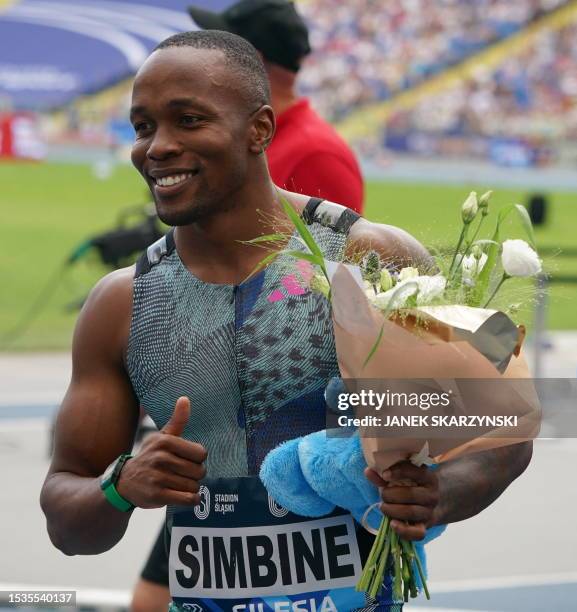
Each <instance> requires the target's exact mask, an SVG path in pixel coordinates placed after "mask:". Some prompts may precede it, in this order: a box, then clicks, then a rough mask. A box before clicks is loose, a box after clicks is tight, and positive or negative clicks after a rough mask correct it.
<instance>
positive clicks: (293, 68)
mask: <svg viewBox="0 0 577 612" xmlns="http://www.w3.org/2000/svg"><path fill="white" fill-rule="evenodd" d="M188 12H189V13H190V16H191V17H192V19H193V20H194V22H195V23H196V25H197V26H198V27H199V28H200V29H204V30H225V31H228V32H232V33H233V34H237V35H239V36H242V37H243V38H244V39H246V40H248V41H249V42H250V43H251V44H252V45H253V46H254V47H255V48H256V49H257V50H258V51H259V52H260V54H261V56H262V59H263V62H264V65H265V69H266V72H267V75H268V78H269V82H270V89H271V106H272V108H273V110H274V112H275V115H276V131H275V135H274V138H273V140H272V142H271V144H270V145H269V147H268V149H267V152H266V154H267V160H268V166H269V172H270V175H271V178H272V180H273V182H274V183H275V184H276V185H278V186H279V187H282V188H284V189H288V190H289V191H294V192H296V193H303V194H306V195H309V196H316V197H320V198H323V199H325V200H330V201H331V202H337V203H338V204H342V205H343V206H348V207H349V208H352V209H353V210H355V211H356V212H358V213H360V214H362V212H363V198H364V188H363V179H362V176H361V172H360V169H359V164H358V163H357V160H356V158H355V156H354V154H353V152H352V151H351V149H350V148H349V146H348V145H347V144H346V142H345V141H344V140H343V139H342V138H341V137H340V136H339V134H338V133H337V131H336V130H335V129H334V128H333V127H332V126H331V125H330V124H329V123H327V122H326V121H325V120H324V119H322V118H321V117H320V116H319V115H318V114H317V113H316V112H315V111H314V109H313V108H312V107H311V105H310V103H309V101H308V100H307V99H306V98H299V96H298V94H297V93H296V81H297V76H298V71H299V69H300V67H301V63H302V60H303V59H304V58H305V57H306V56H307V55H308V54H309V53H310V52H311V48H310V45H309V38H308V29H307V26H306V24H305V22H304V21H303V19H302V17H301V16H300V15H299V14H298V13H297V12H296V10H295V8H294V4H293V3H292V2H289V1H285V0H241V2H237V3H236V4H233V5H231V6H230V7H229V8H228V9H226V10H225V11H223V12H222V13H213V12H211V11H206V10H203V9H200V8H196V7H194V6H191V7H189V9H188ZM169 601H170V593H169V591H168V558H167V555H166V550H165V544H164V532H163V531H162V532H161V533H160V534H159V536H158V539H157V541H156V543H155V545H154V547H153V549H152V551H151V552H150V555H149V558H148V560H147V562H146V564H145V567H144V569H143V571H142V573H141V576H140V579H139V581H138V582H137V584H136V587H135V589H134V593H133V600H132V605H131V610H132V612H164V611H166V609H167V606H168V602H169Z"/></svg>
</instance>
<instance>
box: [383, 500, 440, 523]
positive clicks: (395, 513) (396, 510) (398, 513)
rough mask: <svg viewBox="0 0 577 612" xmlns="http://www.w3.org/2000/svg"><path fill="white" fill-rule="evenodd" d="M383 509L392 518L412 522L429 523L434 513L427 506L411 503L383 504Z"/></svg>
mask: <svg viewBox="0 0 577 612" xmlns="http://www.w3.org/2000/svg"><path fill="white" fill-rule="evenodd" d="M381 511H382V512H383V514H386V515H387V516H388V517H390V518H391V519H394V520H399V521H409V522H410V523H427V522H428V521H429V520H430V518H431V515H432V514H433V511H432V509H431V508H428V507H427V506H417V505H411V504H404V505H397V504H381Z"/></svg>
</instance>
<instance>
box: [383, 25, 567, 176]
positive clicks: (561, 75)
mask: <svg viewBox="0 0 577 612" xmlns="http://www.w3.org/2000/svg"><path fill="white" fill-rule="evenodd" d="M416 134H418V136H416ZM385 138H386V143H388V144H389V145H390V147H391V148H405V149H406V150H408V151H412V152H420V153H425V154H427V153H428V154H438V153H449V154H450V153H455V154H459V155H460V154H462V153H468V154H470V155H480V156H483V157H487V156H488V157H498V156H499V155H501V154H505V152H507V151H508V152H509V154H512V155H517V156H519V155H524V156H525V159H518V160H517V161H518V163H519V164H521V165H536V164H537V165H538V164H544V163H549V162H550V161H552V156H555V155H556V154H557V151H556V148H555V146H553V145H554V144H555V143H558V142H560V141H563V142H567V141H571V140H575V139H577V24H572V25H570V26H567V27H565V28H563V29H561V30H558V31H550V30H547V31H543V32H542V33H540V34H539V35H538V36H537V37H536V38H535V40H534V41H533V42H532V44H531V45H530V46H528V47H527V48H526V49H525V50H524V51H523V52H522V53H521V54H519V55H515V56H511V57H506V58H504V60H503V62H502V63H501V64H500V65H499V66H498V68H496V69H492V70H489V69H485V68H483V67H480V68H479V69H478V70H477V71H476V73H475V74H474V76H473V77H472V78H470V79H468V80H466V81H462V82H460V83H459V84H457V85H455V86H453V87H451V88H449V89H448V90H446V91H444V92H443V93H441V94H439V95H436V96H430V97H427V99H426V100H424V101H423V102H421V103H420V104H419V105H418V106H416V107H415V108H414V109H412V110H410V111H401V112H398V113H396V114H395V115H394V116H393V117H391V119H390V120H389V122H388V125H387V126H386V135H385ZM497 161H507V160H498V159H497ZM511 161H514V160H511Z"/></svg>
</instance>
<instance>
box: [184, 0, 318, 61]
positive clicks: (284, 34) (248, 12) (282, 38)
mask: <svg viewBox="0 0 577 612" xmlns="http://www.w3.org/2000/svg"><path fill="white" fill-rule="evenodd" d="M188 12H189V13H190V16H191V17H192V19H193V20H194V22H195V23H196V25H197V26H198V27H199V28H202V29H203V30H225V31H226V32H232V33H233V34H238V36H242V37H243V38H245V39H246V40H248V41H249V42H250V43H252V45H253V46H254V47H255V48H256V49H258V50H259V51H260V52H261V53H262V54H263V55H264V57H265V59H267V60H269V61H270V62H273V63H274V64H279V65H280V66H283V67H284V68H288V69H289V70H292V71H293V72H297V71H298V69H299V67H300V63H301V60H302V58H303V57H305V55H308V54H309V53H310V51H311V48H310V45H309V34H308V30H307V26H306V25H305V22H304V21H303V19H302V17H301V16H300V15H299V14H298V13H297V12H296V10H295V7H294V3H293V2H288V1H287V0H241V1H240V2H236V3H235V4H233V5H232V6H229V7H228V8H227V9H226V10H225V11H223V12H222V13H213V12H211V11H205V10H204V9H200V8H196V7H195V6H190V7H189V8H188Z"/></svg>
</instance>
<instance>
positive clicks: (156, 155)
mask: <svg viewBox="0 0 577 612" xmlns="http://www.w3.org/2000/svg"><path fill="white" fill-rule="evenodd" d="M181 151H182V146H181V144H180V142H179V141H178V139H177V138H176V136H175V134H174V133H173V132H172V130H170V129H169V128H163V127H160V126H159V127H158V128H157V129H156V130H155V132H154V136H153V137H152V140H151V141H150V145H149V146H148V150H147V151H146V156H147V157H148V158H149V159H166V158H167V157H171V156H174V155H178V154H179V153H180V152H181Z"/></svg>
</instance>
